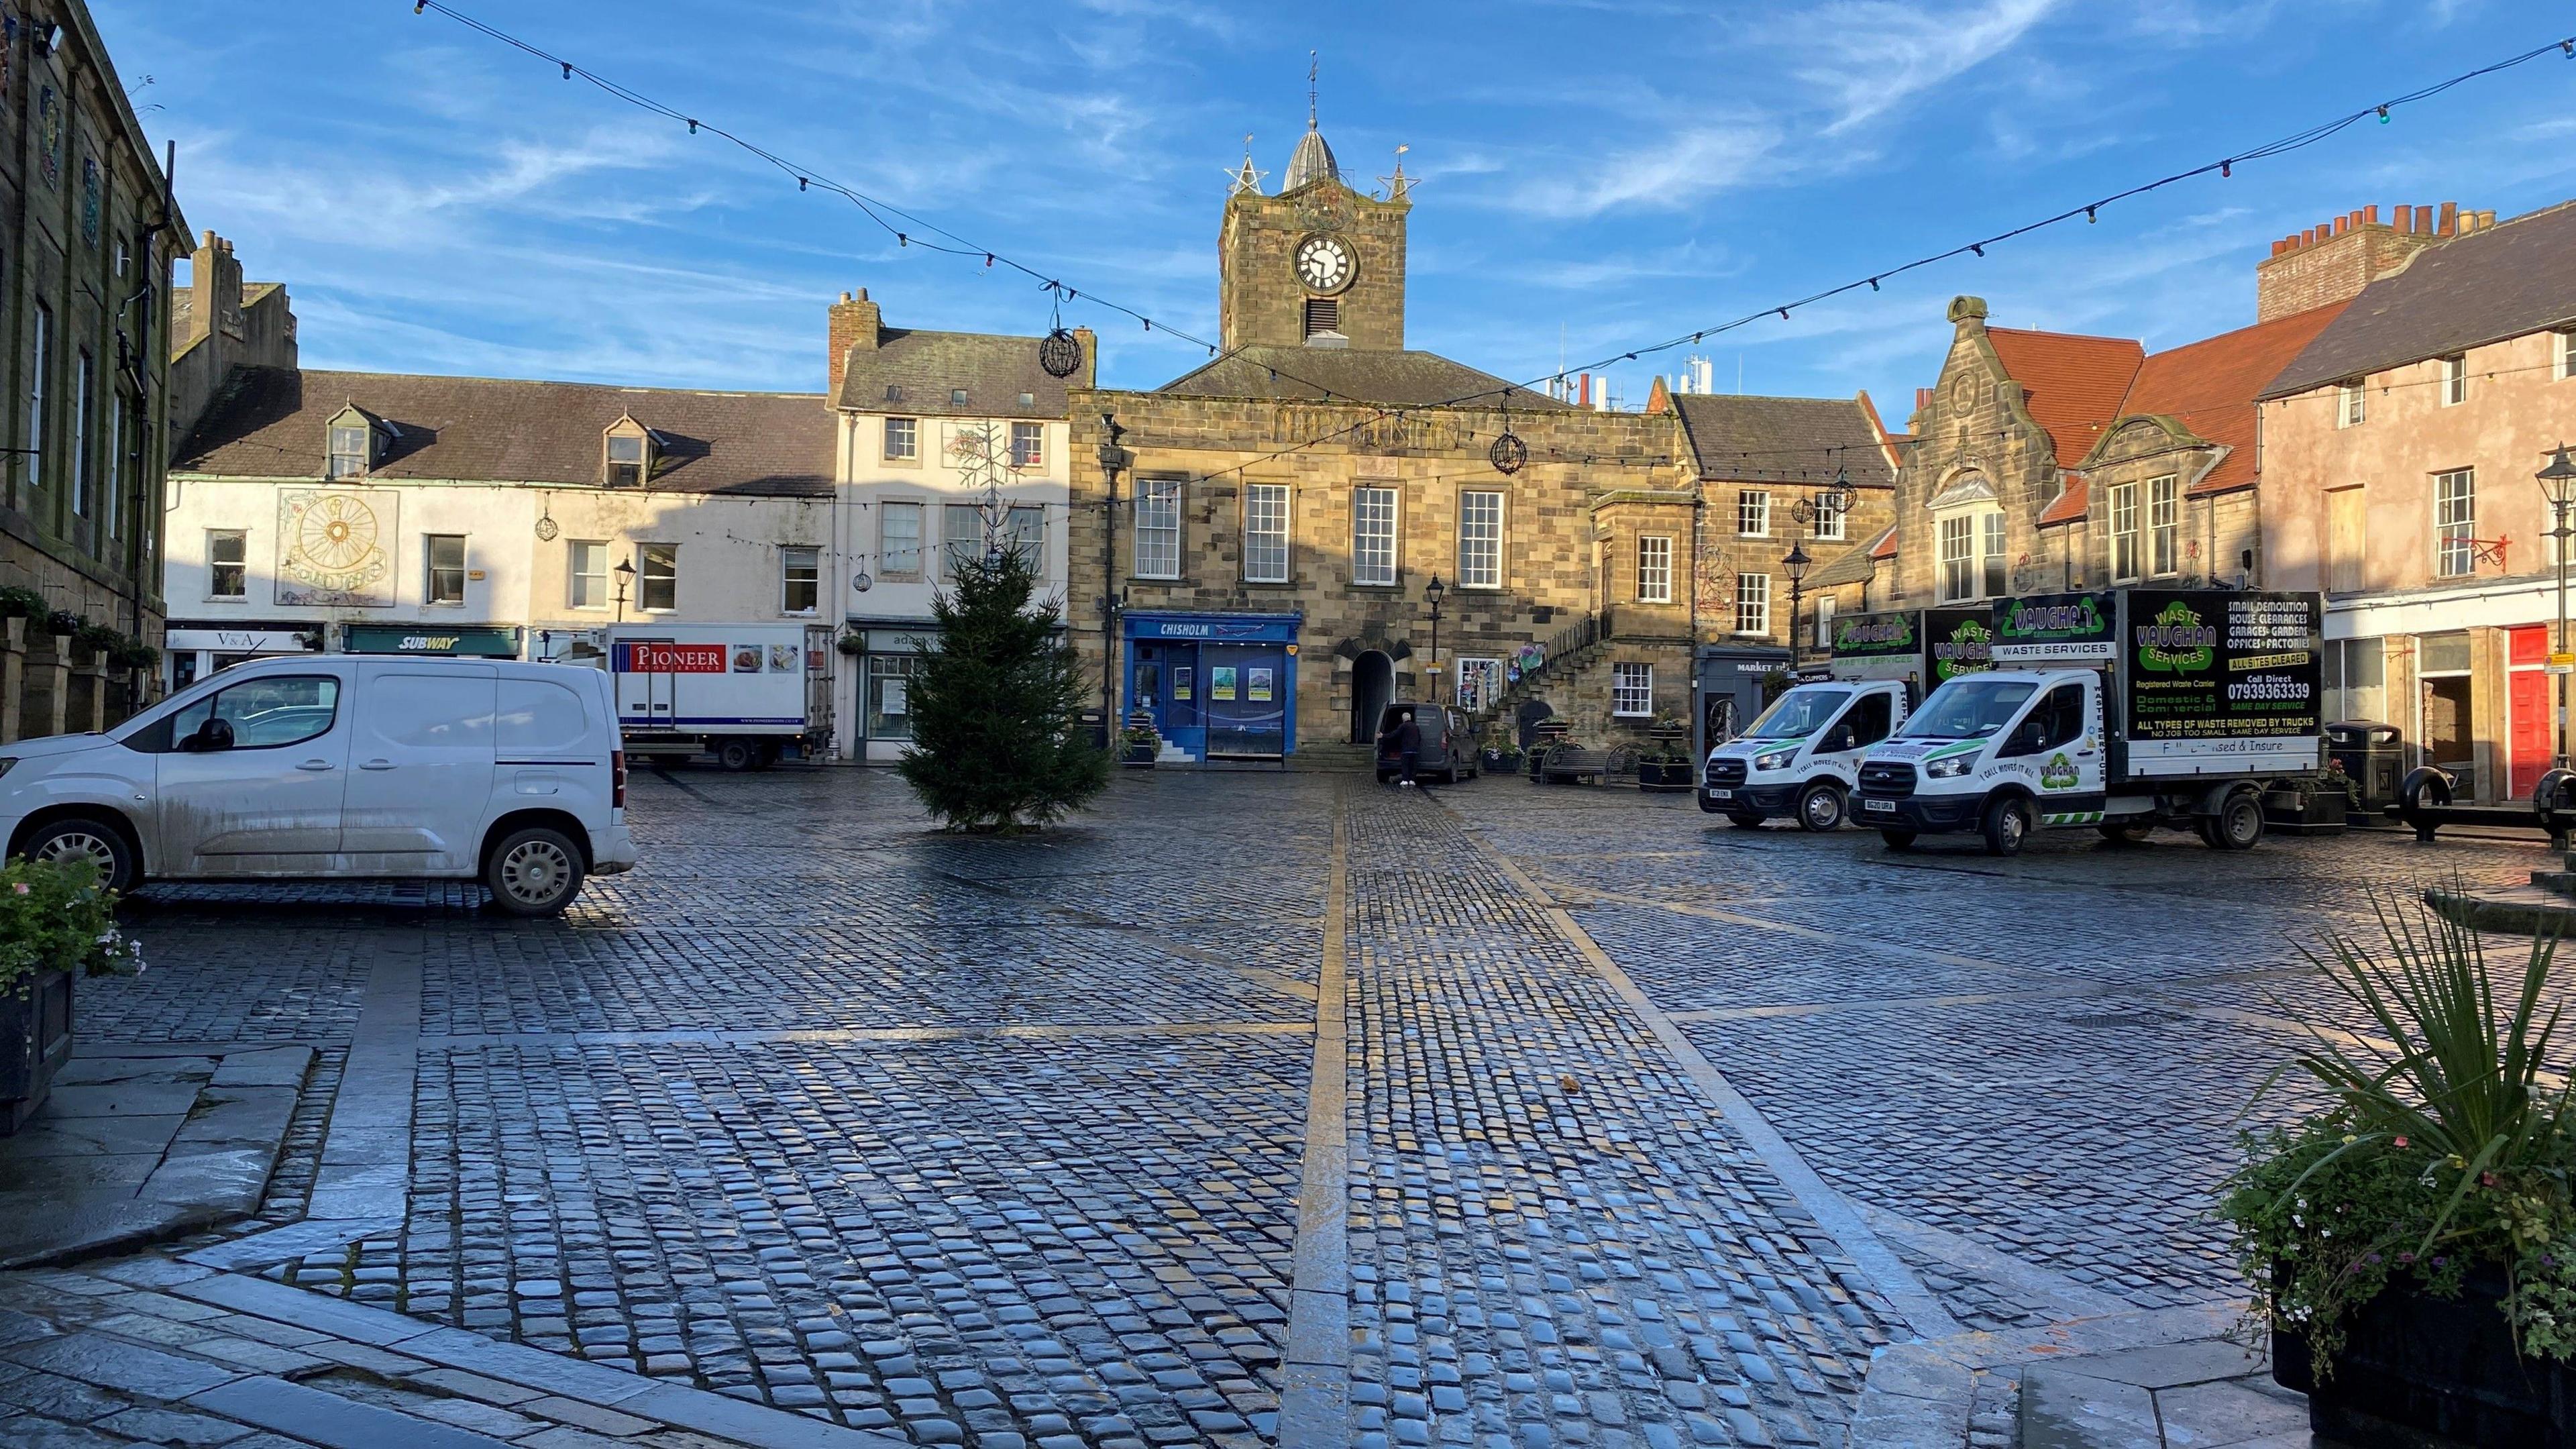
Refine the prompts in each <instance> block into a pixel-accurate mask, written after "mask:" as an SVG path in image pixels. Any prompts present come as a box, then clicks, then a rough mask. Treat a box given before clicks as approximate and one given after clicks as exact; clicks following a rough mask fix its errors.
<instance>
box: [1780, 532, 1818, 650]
mask: <svg viewBox="0 0 2576 1449" xmlns="http://www.w3.org/2000/svg"><path fill="white" fill-rule="evenodd" d="M1802 506H1803V505H1802ZM1814 562H1815V560H1814V559H1811V558H1809V557H1807V548H1806V542H1805V540H1803V539H1792V540H1790V542H1789V551H1788V552H1787V553H1786V554H1783V555H1782V556H1781V558H1780V567H1782V568H1784V569H1787V570H1788V571H1789V667H1790V668H1791V669H1793V670H1794V669H1796V668H1797V667H1798V620H1799V619H1800V618H1801V617H1803V614H1802V610H1803V607H1804V600H1805V598H1806V583H1807V565H1809V564H1811V563H1814Z"/></svg>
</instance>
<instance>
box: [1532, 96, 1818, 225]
mask: <svg viewBox="0 0 2576 1449" xmlns="http://www.w3.org/2000/svg"><path fill="white" fill-rule="evenodd" d="M1781 138H1782V133H1781V131H1780V128H1779V127H1777V126H1775V125H1772V124H1769V123H1768V122H1764V121H1758V120H1755V121H1744V122H1740V123H1735V124H1729V125H1716V126H1701V127H1697V128H1695V129H1691V130H1686V131H1683V132H1681V133H1679V134H1677V135H1671V136H1657V137H1655V138H1653V139H1652V140H1651V141H1650V142H1649V143H1648V144H1646V145H1644V146H1641V147H1638V148H1637V149H1634V150H1629V151H1624V152H1621V153H1619V154H1617V155H1613V156H1608V157H1604V158H1601V159H1600V160H1598V161H1597V162H1592V163H1586V164H1582V165H1578V166H1576V167H1573V168H1570V169H1569V170H1566V171H1560V172H1559V173H1557V174H1555V175H1553V176H1550V177H1548V178H1546V179H1543V180H1539V181H1535V182H1532V183H1531V184H1529V185H1528V186H1527V187H1525V188H1524V189H1523V190H1522V191H1521V193H1520V197H1519V200H1520V202H1521V204H1522V205H1525V206H1527V207H1529V208H1530V209H1532V210H1534V211H1536V212H1538V213H1539V214H1541V215H1543V216H1558V217H1571V216H1598V215H1600V214H1601V213H1603V212H1606V211H1614V210H1618V209H1620V208H1623V207H1648V208H1654V209H1660V210H1671V209H1675V208H1679V207H1685V206H1694V205H1697V204H1698V203H1700V202H1702V201H1705V200H1707V199H1708V198H1709V197H1711V196H1714V195H1716V194H1717V193H1719V192H1721V191H1726V190H1730V189H1732V188H1733V187H1735V186H1738V185H1740V184H1742V183H1743V182H1745V181H1746V180H1748V179H1749V178H1751V177H1752V176H1753V175H1754V174H1755V173H1756V171H1757V170H1758V169H1759V168H1760V167H1761V166H1762V164H1763V163H1764V162H1766V161H1768V160H1770V159H1772V158H1773V156H1774V155H1775V153H1776V152H1777V151H1778V150H1779V147H1780V142H1781Z"/></svg>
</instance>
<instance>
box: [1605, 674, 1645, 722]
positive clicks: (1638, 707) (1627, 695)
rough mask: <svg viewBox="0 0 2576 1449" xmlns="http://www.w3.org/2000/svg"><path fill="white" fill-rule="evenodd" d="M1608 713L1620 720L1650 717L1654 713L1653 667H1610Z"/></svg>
mask: <svg viewBox="0 0 2576 1449" xmlns="http://www.w3.org/2000/svg"><path fill="white" fill-rule="evenodd" d="M1610 712H1611V713H1612V714H1614V715H1617V716H1619V717H1620V718H1622V719H1637V718H1645V717H1651V716H1652V715H1653V714H1654V712H1655V666H1653V665H1651V664H1613V665H1611V666H1610Z"/></svg>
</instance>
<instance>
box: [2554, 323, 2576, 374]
mask: <svg viewBox="0 0 2576 1449" xmlns="http://www.w3.org/2000/svg"><path fill="white" fill-rule="evenodd" d="M2556 341H2557V347H2558V372H2557V377H2558V379H2559V380H2560V381H2562V382H2564V381H2565V380H2567V379H2568V378H2571V377H2576V331H2568V332H2561V333H2559V334H2558V335H2557V339H2556Z"/></svg>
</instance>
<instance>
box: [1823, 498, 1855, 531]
mask: <svg viewBox="0 0 2576 1449" xmlns="http://www.w3.org/2000/svg"><path fill="white" fill-rule="evenodd" d="M1846 496H1848V495H1846ZM1850 515H1851V508H1850V507H1849V505H1846V506H1844V507H1841V508H1829V507H1827V506H1825V500H1824V498H1823V497H1821V496H1820V497H1818V498H1817V500H1816V537H1818V538H1820V539H1822V540H1824V541H1825V542H1827V543H1840V542H1842V541H1843V537H1844V534H1843V530H1844V529H1845V528H1846V527H1848V526H1849V520H1850Z"/></svg>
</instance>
